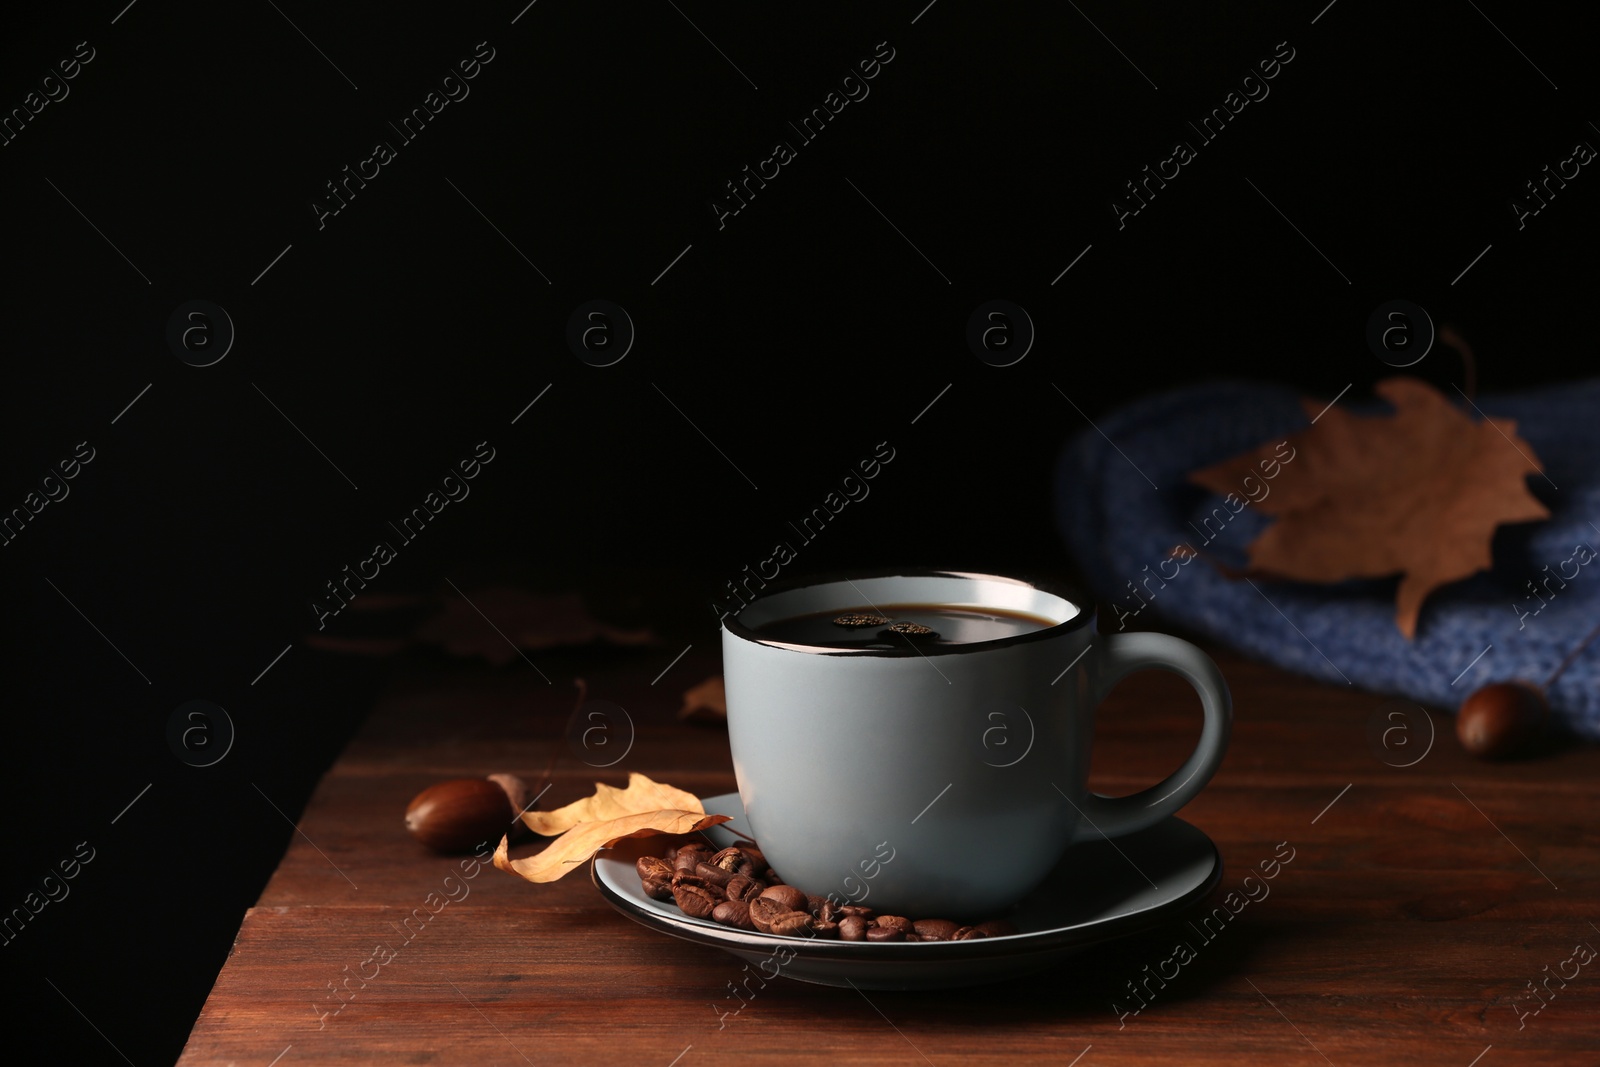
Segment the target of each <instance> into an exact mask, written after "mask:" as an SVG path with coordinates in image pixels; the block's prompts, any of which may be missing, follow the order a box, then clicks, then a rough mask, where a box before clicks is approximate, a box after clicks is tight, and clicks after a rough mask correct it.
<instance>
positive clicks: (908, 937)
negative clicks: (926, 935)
mask: <svg viewBox="0 0 1600 1067" xmlns="http://www.w3.org/2000/svg"><path fill="white" fill-rule="evenodd" d="M906 940H907V941H921V940H922V938H920V937H918V936H917V935H916V934H913V933H907V934H906Z"/></svg>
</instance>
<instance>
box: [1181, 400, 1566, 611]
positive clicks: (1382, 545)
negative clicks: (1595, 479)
mask: <svg viewBox="0 0 1600 1067" xmlns="http://www.w3.org/2000/svg"><path fill="white" fill-rule="evenodd" d="M1376 388H1377V392H1378V394H1379V395H1380V396H1382V397H1383V398H1384V399H1385V400H1387V401H1389V402H1390V403H1391V404H1393V405H1394V408H1395V410H1394V413H1393V414H1392V415H1374V416H1363V415H1353V414H1351V413H1349V412H1347V411H1345V410H1343V409H1341V408H1337V407H1335V408H1329V409H1328V410H1326V411H1325V412H1323V413H1322V416H1321V418H1320V419H1318V421H1317V422H1316V423H1315V424H1313V425H1312V426H1311V427H1310V428H1309V429H1307V430H1303V431H1301V432H1300V433H1297V434H1294V435H1291V436H1290V437H1289V439H1288V443H1289V445H1290V446H1291V447H1292V449H1293V452H1291V453H1290V456H1289V458H1288V459H1285V458H1284V456H1283V455H1282V454H1281V453H1280V452H1279V451H1278V449H1281V448H1282V445H1281V444H1279V443H1276V442H1274V443H1269V444H1266V445H1263V446H1261V447H1260V448H1257V449H1253V450H1251V451H1249V452H1246V453H1243V454H1241V455H1238V456H1235V457H1233V458H1232V459H1228V460H1225V461H1223V462H1221V463H1218V464H1215V465H1214V466H1210V467H1206V468H1204V469H1203V470H1198V471H1195V472H1194V473H1193V474H1191V475H1189V480H1190V481H1191V482H1194V483H1196V484H1198V485H1201V486H1204V487H1205V488H1207V489H1210V490H1211V491H1212V492H1214V493H1218V494H1230V493H1231V494H1234V495H1235V496H1236V497H1240V498H1241V499H1242V495H1251V496H1253V495H1254V494H1253V493H1252V492H1250V490H1249V484H1247V483H1246V482H1245V479H1246V478H1247V477H1252V478H1253V479H1254V483H1253V484H1258V485H1264V486H1266V488H1267V492H1266V494H1265V495H1264V496H1263V497H1262V498H1261V499H1260V500H1258V501H1256V502H1255V506H1256V507H1258V508H1260V509H1261V510H1262V511H1263V512H1266V513H1267V514H1269V515H1276V516H1278V521H1277V522H1275V523H1273V524H1272V525H1271V526H1269V527H1267V529H1266V530H1264V531H1263V532H1262V533H1261V535H1260V536H1258V537H1257V538H1256V539H1255V540H1254V541H1252V542H1251V543H1250V547H1249V566H1250V571H1251V572H1252V573H1258V574H1264V575H1268V576H1271V577H1278V578H1288V579H1292V580H1295V581H1302V582H1342V581H1345V580H1347V579H1351V578H1382V577H1388V576H1391V575H1396V574H1399V575H1403V576H1404V577H1402V578H1401V580H1400V587H1399V589H1398V591H1397V592H1396V595H1395V625H1396V626H1398V627H1399V629H1400V632H1401V633H1402V634H1404V635H1405V636H1406V638H1407V639H1408V640H1409V639H1411V638H1413V637H1415V636H1416V632H1417V618H1418V616H1419V614H1420V613H1421V611H1422V603H1423V601H1424V600H1426V599H1427V598H1428V596H1429V595H1430V594H1431V593H1432V592H1433V591H1434V590H1435V589H1438V588H1439V587H1440V586H1442V585H1446V584H1448V583H1450V582H1454V581H1457V580H1459V579H1462V578H1466V577H1469V576H1470V575H1472V574H1475V573H1477V572H1478V571H1481V570H1486V569H1488V568H1489V566H1490V565H1491V564H1492V562H1493V560H1492V559H1491V558H1490V553H1489V545H1490V541H1491V539H1492V538H1493V536H1494V531H1495V528H1496V527H1497V526H1499V525H1500V524H1502V523H1511V522H1530V521H1533V520H1535V519H1546V518H1549V517H1550V512H1549V511H1548V510H1547V509H1546V508H1545V506H1544V505H1543V504H1541V503H1539V501H1538V500H1537V499H1535V497H1534V496H1533V494H1532V493H1530V492H1529V491H1528V486H1527V482H1526V478H1527V476H1528V474H1530V473H1540V472H1542V471H1543V470H1544V468H1543V466H1541V465H1540V463H1539V461H1538V459H1537V457H1535V456H1534V454H1533V447H1532V446H1531V445H1529V444H1528V442H1526V441H1524V440H1523V439H1522V438H1520V437H1518V436H1517V433H1516V430H1517V424H1516V422H1515V421H1514V420H1511V419H1491V418H1487V417H1486V418H1485V419H1484V420H1483V421H1479V420H1477V419H1474V418H1472V417H1471V416H1470V415H1468V414H1466V413H1465V412H1463V411H1461V410H1460V409H1459V408H1457V407H1456V406H1455V405H1454V404H1452V403H1451V402H1450V401H1449V400H1448V399H1447V398H1446V397H1445V396H1444V395H1443V394H1441V393H1440V392H1439V391H1438V390H1436V389H1434V388H1433V387H1432V386H1430V385H1428V384H1427V383H1426V382H1423V381H1420V380H1418V379H1415V378H1389V379H1386V380H1384V381H1382V382H1379V383H1378V385H1377V387H1376ZM1304 403H1305V406H1306V413H1307V414H1308V415H1310V414H1315V412H1316V411H1317V410H1318V409H1319V405H1318V404H1316V403H1315V402H1313V401H1310V400H1307V401H1305V402H1304ZM1274 462H1276V463H1279V464H1280V466H1281V469H1279V470H1278V471H1277V474H1278V478H1277V480H1276V481H1268V480H1264V479H1263V474H1264V472H1266V471H1268V470H1272V469H1274V468H1273V466H1272V464H1273V463H1274ZM1530 464H1531V465H1532V470H1531V471H1530V469H1529V465H1530ZM1258 491H1259V490H1258Z"/></svg>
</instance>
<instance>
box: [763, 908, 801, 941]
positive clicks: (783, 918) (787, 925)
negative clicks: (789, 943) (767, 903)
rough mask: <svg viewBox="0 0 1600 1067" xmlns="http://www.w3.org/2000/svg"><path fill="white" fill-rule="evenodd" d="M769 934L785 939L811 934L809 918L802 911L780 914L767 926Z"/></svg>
mask: <svg viewBox="0 0 1600 1067" xmlns="http://www.w3.org/2000/svg"><path fill="white" fill-rule="evenodd" d="M769 926H770V928H771V929H770V932H771V933H774V934H783V935H784V936H785V937H804V936H805V935H807V934H809V933H810V932H811V916H809V915H807V914H806V913H805V912H803V911H785V912H780V913H779V914H778V915H777V916H776V917H774V918H773V919H772V921H771V923H770V924H769Z"/></svg>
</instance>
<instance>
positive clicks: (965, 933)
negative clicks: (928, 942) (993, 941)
mask: <svg viewBox="0 0 1600 1067" xmlns="http://www.w3.org/2000/svg"><path fill="white" fill-rule="evenodd" d="M988 936H989V935H988V934H987V933H985V932H984V931H982V930H980V929H978V928H977V927H976V926H963V927H962V928H961V929H959V930H957V931H956V932H955V933H953V934H951V935H950V940H952V941H972V940H974V939H976V938H980V937H988Z"/></svg>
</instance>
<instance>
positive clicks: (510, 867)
mask: <svg viewBox="0 0 1600 1067" xmlns="http://www.w3.org/2000/svg"><path fill="white" fill-rule="evenodd" d="M730 818H732V816H729V815H707V814H706V810H705V805H703V804H701V803H700V798H699V797H697V796H695V795H694V794H693V793H686V792H684V791H683V790H682V789H675V788H673V787H672V786H670V785H664V784H663V783H661V782H654V781H651V780H650V779H649V778H647V777H645V776H644V775H642V774H639V773H638V772H634V773H633V774H630V775H628V787H627V788H626V789H618V788H617V787H616V786H611V785H606V784H605V783H603V782H596V783H595V791H594V795H593V796H588V797H584V798H583V799H582V800H576V801H573V802H572V803H571V804H568V805H567V806H566V807H564V808H557V809H556V810H555V811H525V812H523V813H522V821H523V822H524V823H525V824H526V825H527V826H528V828H529V829H531V830H533V831H534V832H535V833H538V834H543V835H544V836H546V837H550V836H553V835H556V834H559V835H560V836H559V837H556V839H555V840H554V841H552V842H550V844H549V845H547V846H545V849H544V851H542V852H539V853H536V854H535V855H532V856H528V857H527V858H525V859H519V860H514V859H512V858H511V856H510V849H509V842H508V840H507V838H505V837H502V838H501V839H500V845H499V847H498V848H496V849H495V851H494V865H495V866H496V867H498V868H500V869H501V870H502V871H510V872H511V873H512V874H516V875H520V876H521V877H523V878H525V879H527V880H528V881H530V882H553V881H555V880H556V879H558V878H560V877H561V876H563V875H565V874H566V873H567V872H568V871H571V870H575V869H576V868H577V867H579V866H580V865H582V863H583V862H584V861H585V860H587V859H589V858H590V857H591V856H593V855H594V854H595V853H596V852H599V851H600V850H601V849H603V848H608V847H610V846H611V845H614V844H616V843H617V842H618V841H621V840H622V839H624V838H628V837H651V836H653V835H655V834H689V833H694V832H696V831H698V830H704V829H706V828H707V827H710V826H716V825H717V824H719V823H725V822H727V821H728V820H729V819H730Z"/></svg>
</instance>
